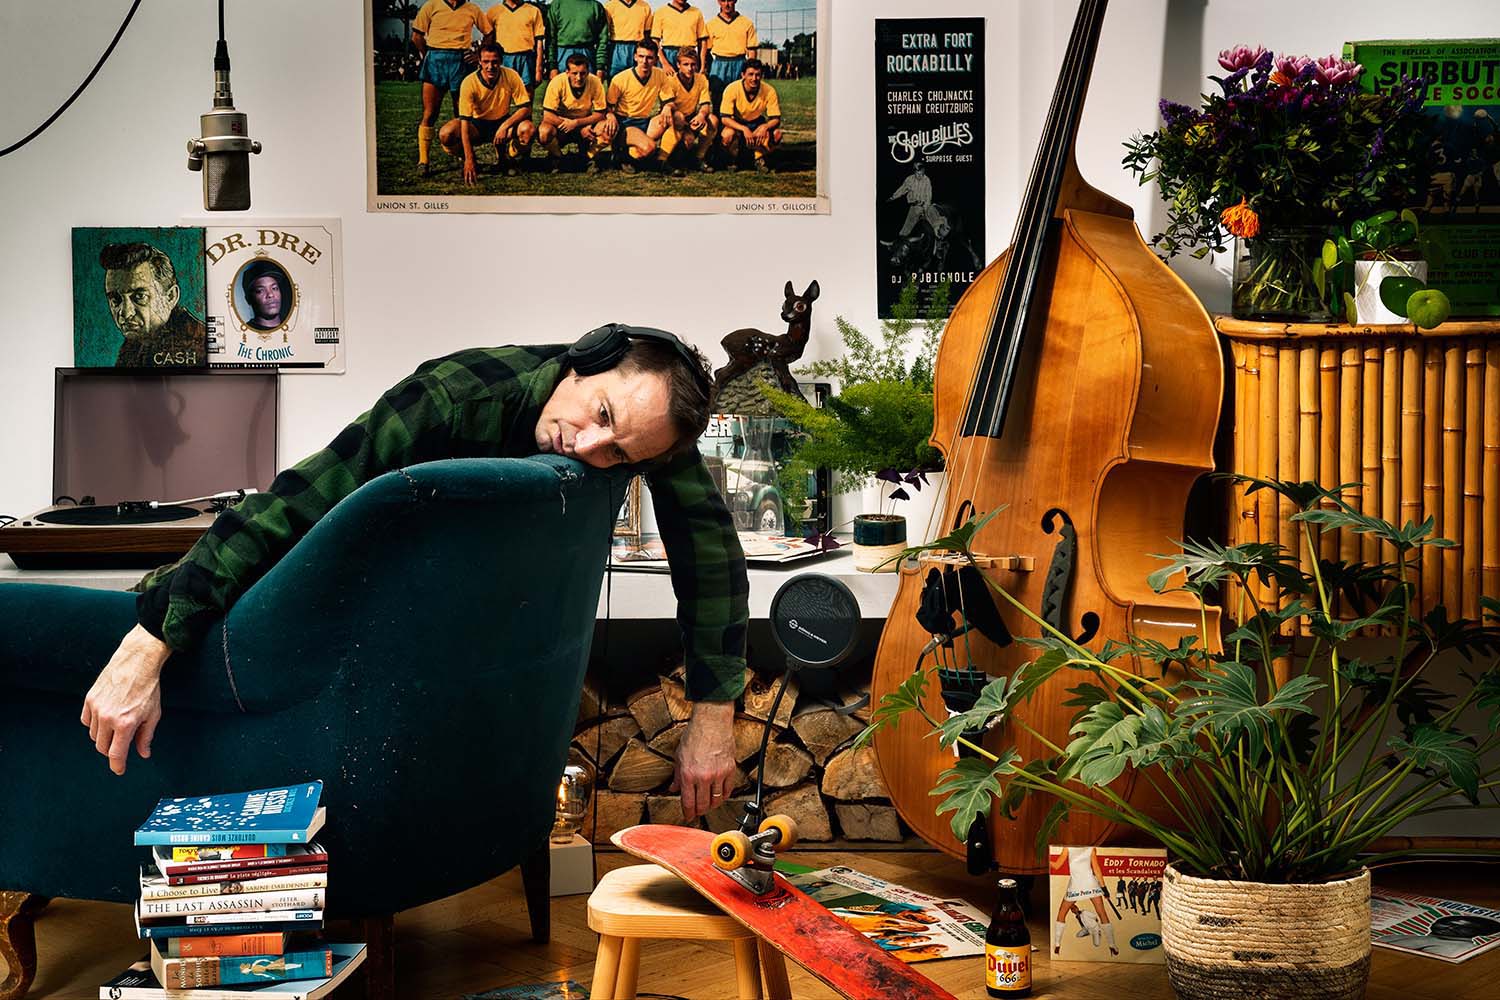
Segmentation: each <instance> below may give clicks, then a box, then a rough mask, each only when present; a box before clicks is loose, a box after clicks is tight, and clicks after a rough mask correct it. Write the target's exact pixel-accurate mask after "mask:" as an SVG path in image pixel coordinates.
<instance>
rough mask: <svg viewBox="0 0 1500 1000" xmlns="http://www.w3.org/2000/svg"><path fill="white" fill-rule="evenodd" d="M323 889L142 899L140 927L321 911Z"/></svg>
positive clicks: (206, 922)
mask: <svg viewBox="0 0 1500 1000" xmlns="http://www.w3.org/2000/svg"><path fill="white" fill-rule="evenodd" d="M323 896H324V893H323V890H322V889H288V890H281V891H277V892H232V893H229V894H228V895H223V896H191V897H188V898H187V899H147V898H145V897H144V896H143V897H141V922H142V923H163V922H165V923H170V922H172V921H174V920H175V921H186V922H189V923H205V924H208V923H213V922H214V921H213V920H211V919H208V918H210V917H214V918H217V917H223V916H224V915H226V914H245V915H246V917H247V919H260V918H259V917H254V918H251V917H249V915H250V914H258V913H268V912H279V911H282V910H295V911H303V910H319V911H321V910H322V909H323Z"/></svg>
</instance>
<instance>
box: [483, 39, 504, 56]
mask: <svg viewBox="0 0 1500 1000" xmlns="http://www.w3.org/2000/svg"><path fill="white" fill-rule="evenodd" d="M486 52H493V53H495V55H497V56H504V55H505V50H504V49H502V48H501V47H500V45H499V43H497V42H485V43H484V44H483V45H481V46H479V54H480V55H484V54H485V53H486Z"/></svg>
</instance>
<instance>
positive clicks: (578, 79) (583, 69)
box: [568, 63, 589, 90]
mask: <svg viewBox="0 0 1500 1000" xmlns="http://www.w3.org/2000/svg"><path fill="white" fill-rule="evenodd" d="M588 78H589V66H588V63H568V85H569V86H570V87H572V88H573V89H574V90H582V89H583V83H584V81H585V80H587V79H588Z"/></svg>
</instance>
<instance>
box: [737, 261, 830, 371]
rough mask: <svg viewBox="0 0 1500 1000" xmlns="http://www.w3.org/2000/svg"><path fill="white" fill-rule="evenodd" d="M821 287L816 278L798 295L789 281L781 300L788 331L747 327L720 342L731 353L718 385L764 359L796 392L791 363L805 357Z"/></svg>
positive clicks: (782, 312)
mask: <svg viewBox="0 0 1500 1000" xmlns="http://www.w3.org/2000/svg"><path fill="white" fill-rule="evenodd" d="M819 291H820V289H819V288H818V283H817V282H816V281H814V282H813V283H812V284H810V285H808V286H807V291H805V292H803V293H802V294H801V295H798V294H797V292H796V290H795V289H794V288H793V287H792V283H791V282H790V281H788V282H787V283H786V301H785V302H783V303H782V304H781V319H782V322H784V323H786V333H782V334H769V333H766V332H765V331H764V330H756V329H754V328H753V327H746V328H745V329H743V330H735V331H734V332H733V333H729V334H726V335H725V336H724V339H723V340H721V341H719V345H720V346H721V347H723V348H724V350H725V351H726V352H728V354H729V364H727V365H725V366H724V367H723V368H720V369H719V370H718V371H716V372H714V388H715V389H718V390H722V389H723V388H724V386H725V385H727V384H728V383H729V382H730V381H732V380H733V379H736V378H738V377H739V376H741V375H743V374H745V373H746V372H748V371H750V370H751V369H752V368H754V367H755V366H757V365H759V364H761V363H762V362H764V363H765V364H766V365H768V366H769V367H770V369H771V372H772V374H774V375H775V376H776V382H777V385H778V387H779V388H781V389H783V390H785V391H787V392H791V393H795V392H796V391H797V380H796V379H795V378H793V377H792V372H791V369H790V365H791V363H792V362H793V361H796V360H797V359H798V358H800V357H802V352H803V351H804V350H806V348H807V334H808V331H809V330H810V329H811V328H812V304H813V302H814V301H815V300H816V299H817V297H818V293H819Z"/></svg>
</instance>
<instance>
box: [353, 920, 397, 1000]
mask: <svg viewBox="0 0 1500 1000" xmlns="http://www.w3.org/2000/svg"><path fill="white" fill-rule="evenodd" d="M359 926H360V936H361V937H363V938H364V941H365V962H364V968H365V1000H396V918H395V915H394V914H392V915H388V916H384V917H366V918H365V919H364V920H362V921H359Z"/></svg>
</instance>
